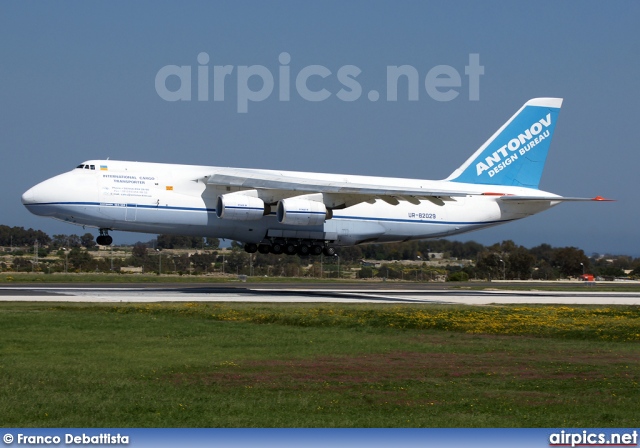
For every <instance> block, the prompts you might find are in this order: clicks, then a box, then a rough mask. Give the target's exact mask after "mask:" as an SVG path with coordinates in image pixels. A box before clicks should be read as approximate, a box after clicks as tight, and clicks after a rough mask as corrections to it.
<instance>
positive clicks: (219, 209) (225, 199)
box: [216, 194, 269, 221]
mask: <svg viewBox="0 0 640 448" xmlns="http://www.w3.org/2000/svg"><path fill="white" fill-rule="evenodd" d="M268 209H269V206H268V205H267V206H265V204H264V201H263V200H262V199H260V198H254V197H252V196H245V195H242V194H224V195H221V196H218V202H217V206H216V215H217V216H218V218H222V219H231V220H235V221H255V220H258V219H260V218H262V217H263V216H264V215H267V214H268V212H269V210H268Z"/></svg>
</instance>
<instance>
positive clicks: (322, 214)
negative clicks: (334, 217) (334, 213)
mask: <svg viewBox="0 0 640 448" xmlns="http://www.w3.org/2000/svg"><path fill="white" fill-rule="evenodd" d="M276 215H277V217H278V222H279V223H280V224H291V225H294V226H317V225H321V224H323V223H324V221H325V219H329V218H330V211H329V212H327V207H325V205H324V204H323V203H322V202H316V201H308V200H306V199H297V198H288V199H283V200H281V201H280V202H278V210H277V213H276Z"/></svg>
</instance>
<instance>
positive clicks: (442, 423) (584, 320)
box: [0, 303, 640, 427]
mask: <svg viewBox="0 0 640 448" xmlns="http://www.w3.org/2000/svg"><path fill="white" fill-rule="evenodd" d="M0 328H1V330H0V424H1V425H3V426H9V427H22V426H26V427H85V426H88V427H94V426H95V427H600V426H605V427H617V426H624V427H637V426H639V425H640V417H639V416H640V386H639V384H638V383H639V381H640V345H639V344H640V309H639V308H638V307H553V306H539V307H534V306H531V307H521V306H520V307H515V306H514V307H463V306H456V307H453V306H433V305H430V306H428V307H425V306H414V305H405V306H397V305H324V304H323V305H319V304H315V305H313V304H309V305H303V304H290V305H282V304H241V303H237V304H204V303H188V304H153V305H149V304H146V305H136V304H122V305H117V306H113V305H107V304H104V305H103V304H96V305H88V304H50V303H49V304H44V303H4V304H0Z"/></svg>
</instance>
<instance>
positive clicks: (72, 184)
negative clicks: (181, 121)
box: [22, 160, 556, 246]
mask: <svg viewBox="0 0 640 448" xmlns="http://www.w3.org/2000/svg"><path fill="white" fill-rule="evenodd" d="M84 165H86V166H92V167H94V169H82V168H77V169H74V170H72V171H69V172H67V173H64V174H61V175H59V176H56V177H53V178H51V179H49V180H46V181H44V182H42V183H40V184H38V185H36V186H34V187H33V188H31V189H30V190H28V191H27V192H26V193H25V194H24V195H23V197H22V200H23V203H24V204H25V206H26V207H27V208H28V209H29V211H31V212H32V213H34V214H36V215H42V216H49V217H53V218H56V219H59V220H62V221H65V222H69V223H73V224H78V225H86V226H92V227H97V228H100V229H109V230H122V231H131V232H144V233H158V234H180V235H194V236H207V237H216V238H227V239H232V240H238V241H243V242H245V243H260V242H263V241H266V240H269V239H271V240H273V239H274V238H283V239H297V240H300V241H303V240H314V241H324V242H326V243H330V244H331V245H335V246H344V245H353V244H360V243H366V242H393V241H406V240H410V239H424V238H434V237H442V236H447V235H454V234H458V233H463V232H468V231H471V230H477V229H481V228H484V227H489V226H494V225H497V224H502V223H505V222H508V221H512V220H515V219H520V218H524V217H526V216H530V215H532V214H535V213H538V212H541V211H543V210H546V209H548V208H549V207H551V206H553V205H555V204H556V203H555V202H553V201H548V202H535V201H530V202H526V201H525V202H517V201H512V202H509V203H506V202H502V201H499V200H498V197H499V196H498V195H496V194H509V195H517V196H536V195H542V194H544V195H546V196H554V195H551V194H550V193H547V192H542V191H539V190H533V189H531V188H521V187H512V186H491V185H476V184H462V183H457V184H456V185H455V188H456V189H458V190H459V189H463V190H464V191H469V192H470V194H469V195H466V196H457V197H450V198H443V199H444V200H440V199H438V198H433V199H432V200H428V199H422V200H420V201H419V203H418V204H414V203H411V202H409V201H406V200H402V199H401V200H400V201H397V202H398V203H397V205H393V204H390V203H387V202H385V201H383V200H380V199H377V200H371V201H369V202H361V203H359V204H356V205H353V206H350V207H346V208H342V209H339V208H338V209H334V210H333V211H332V213H333V216H332V217H331V218H330V219H326V220H324V222H323V223H322V224H319V225H286V224H281V223H279V222H278V220H277V218H276V213H275V211H272V212H271V213H269V214H266V215H265V216H263V217H261V218H260V219H255V220H245V221H240V220H234V219H225V218H224V217H223V218H219V217H218V216H217V215H216V201H217V198H218V196H220V195H225V194H229V193H233V192H236V191H240V190H243V189H242V188H241V187H234V186H224V185H212V184H207V178H208V177H210V176H212V175H213V174H222V175H224V174H225V173H226V172H231V171H232V170H233V169H231V168H219V167H208V166H191V165H170V164H160V163H142V162H124V161H113V160H109V161H105V160H94V161H88V162H85V164H84ZM101 166H102V167H103V169H101V168H100V167H101ZM256 171H259V172H261V173H266V174H269V175H282V176H290V177H297V178H304V177H313V178H314V179H322V180H327V181H334V180H335V181H340V182H348V183H353V184H368V185H376V186H381V187H384V186H387V185H389V186H391V185H392V186H395V187H398V186H402V187H407V188H427V189H429V188H432V189H446V188H447V186H448V185H451V182H447V181H426V180H417V179H397V178H381V177H368V176H346V175H338V174H318V173H313V174H311V173H300V172H279V171H268V170H256ZM291 196H293V195H291ZM414 202H418V201H414Z"/></svg>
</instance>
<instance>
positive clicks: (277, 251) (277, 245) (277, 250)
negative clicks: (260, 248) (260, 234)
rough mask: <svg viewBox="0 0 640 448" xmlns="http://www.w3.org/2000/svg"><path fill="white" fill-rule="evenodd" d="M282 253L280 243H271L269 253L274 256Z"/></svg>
mask: <svg viewBox="0 0 640 448" xmlns="http://www.w3.org/2000/svg"><path fill="white" fill-rule="evenodd" d="M282 251H283V247H282V244H280V243H273V244H272V245H271V247H270V252H271V253H272V254H274V255H280V254H281V253H282Z"/></svg>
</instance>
